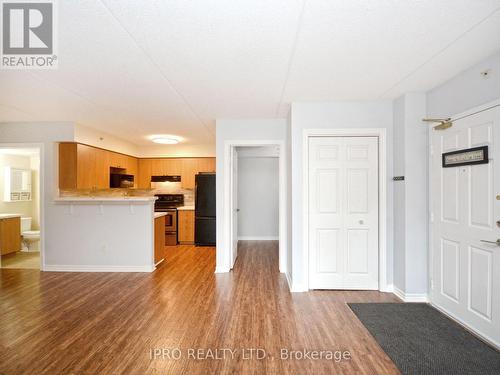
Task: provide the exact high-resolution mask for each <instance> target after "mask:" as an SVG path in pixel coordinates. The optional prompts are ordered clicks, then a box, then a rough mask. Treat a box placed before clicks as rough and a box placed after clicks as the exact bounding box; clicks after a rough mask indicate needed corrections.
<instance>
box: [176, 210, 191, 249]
mask: <svg viewBox="0 0 500 375" xmlns="http://www.w3.org/2000/svg"><path fill="white" fill-rule="evenodd" d="M177 237H178V239H179V243H180V244H186V245H189V244H193V243H194V210H179V211H178V220H177Z"/></svg>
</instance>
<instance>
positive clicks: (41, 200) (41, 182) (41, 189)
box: [0, 142, 46, 271]
mask: <svg viewBox="0 0 500 375" xmlns="http://www.w3.org/2000/svg"><path fill="white" fill-rule="evenodd" d="M0 147H1V148H36V149H38V156H39V158H40V165H39V168H40V171H39V175H38V194H39V197H38V206H39V207H38V212H39V215H40V217H39V218H38V219H39V226H40V241H39V243H38V246H39V251H40V271H45V237H46V236H45V149H44V144H43V143H21V142H19V143H13V142H8V143H2V142H0ZM1 173H3V172H1ZM32 184H33V182H32ZM1 266H2V260H1V259H0V268H1Z"/></svg>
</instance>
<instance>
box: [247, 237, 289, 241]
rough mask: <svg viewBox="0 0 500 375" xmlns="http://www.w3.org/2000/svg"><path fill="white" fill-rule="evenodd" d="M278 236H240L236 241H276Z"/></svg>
mask: <svg viewBox="0 0 500 375" xmlns="http://www.w3.org/2000/svg"><path fill="white" fill-rule="evenodd" d="M279 239H280V238H279V237H278V236H268V237H266V236H240V237H238V241H278V240H279Z"/></svg>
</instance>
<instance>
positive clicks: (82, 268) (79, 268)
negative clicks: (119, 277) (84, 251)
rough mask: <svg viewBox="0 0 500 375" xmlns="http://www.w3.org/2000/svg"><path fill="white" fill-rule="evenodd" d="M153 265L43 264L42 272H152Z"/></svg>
mask: <svg viewBox="0 0 500 375" xmlns="http://www.w3.org/2000/svg"><path fill="white" fill-rule="evenodd" d="M154 270H155V267H154V266H87V265H55V264H45V265H44V266H43V271H44V272H153V271H154Z"/></svg>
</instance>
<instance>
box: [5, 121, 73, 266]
mask: <svg viewBox="0 0 500 375" xmlns="http://www.w3.org/2000/svg"><path fill="white" fill-rule="evenodd" d="M0 140H1V141H0V142H1V143H2V144H16V143H29V144H40V146H41V154H40V163H41V168H42V170H41V172H42V173H41V174H43V175H42V182H41V188H40V197H41V201H42V204H41V215H40V216H41V218H42V226H43V227H44V229H45V235H44V236H42V239H41V241H43V246H44V248H45V257H42V261H43V262H44V263H46V264H50V262H55V261H57V259H58V258H59V257H60V256H65V252H66V251H67V249H65V248H60V247H59V246H58V244H59V238H60V236H61V232H60V231H59V228H58V227H57V215H58V213H57V209H56V208H55V207H54V197H55V196H56V195H57V191H58V189H57V186H58V185H57V179H58V177H57V176H58V162H59V160H58V154H57V144H56V142H63V141H64V142H71V141H73V140H74V127H73V124H72V123H68V122H39V123H36V122H13V123H0ZM42 267H43V265H42Z"/></svg>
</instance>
